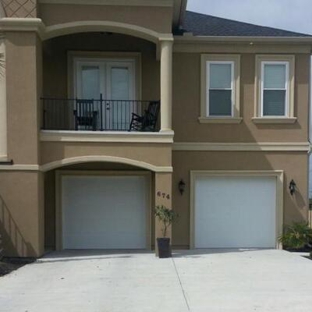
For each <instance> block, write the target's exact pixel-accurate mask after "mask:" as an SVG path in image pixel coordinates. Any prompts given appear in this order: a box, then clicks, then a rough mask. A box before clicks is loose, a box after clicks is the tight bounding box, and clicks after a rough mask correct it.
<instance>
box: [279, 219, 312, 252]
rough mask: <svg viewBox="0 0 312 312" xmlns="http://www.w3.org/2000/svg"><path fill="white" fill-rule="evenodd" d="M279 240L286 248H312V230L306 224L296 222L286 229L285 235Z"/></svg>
mask: <svg viewBox="0 0 312 312" xmlns="http://www.w3.org/2000/svg"><path fill="white" fill-rule="evenodd" d="M278 239H279V241H280V242H281V243H282V244H283V246H284V248H294V249H300V248H303V247H306V246H307V247H311V242H312V229H311V228H310V226H309V224H308V223H306V222H294V223H293V224H291V225H286V226H285V227H284V233H283V234H282V235H281V236H280V237H279V238H278Z"/></svg>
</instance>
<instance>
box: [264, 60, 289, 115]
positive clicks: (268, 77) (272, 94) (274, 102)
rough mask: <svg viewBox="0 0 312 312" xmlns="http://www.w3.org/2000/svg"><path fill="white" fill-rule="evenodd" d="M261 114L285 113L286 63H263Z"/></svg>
mask: <svg viewBox="0 0 312 312" xmlns="http://www.w3.org/2000/svg"><path fill="white" fill-rule="evenodd" d="M262 75H263V90H262V98H263V101H262V105H263V107H262V114H263V116H285V115H286V91H287V90H286V64H264V66H263V73H262Z"/></svg>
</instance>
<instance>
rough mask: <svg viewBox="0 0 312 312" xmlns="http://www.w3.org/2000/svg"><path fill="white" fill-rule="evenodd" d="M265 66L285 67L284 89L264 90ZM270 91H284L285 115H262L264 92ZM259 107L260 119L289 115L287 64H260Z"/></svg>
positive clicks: (271, 62) (272, 62) (274, 62)
mask: <svg viewBox="0 0 312 312" xmlns="http://www.w3.org/2000/svg"><path fill="white" fill-rule="evenodd" d="M266 65H273V66H274V65H284V66H285V87H284V88H283V89H282V88H264V67H265V66H266ZM265 90H271V91H285V102H284V108H285V113H284V115H264V114H263V109H264V91H265ZM260 92H261V93H260V97H261V105H260V116H261V117H288V114H289V62H279V61H263V62H261V91H260Z"/></svg>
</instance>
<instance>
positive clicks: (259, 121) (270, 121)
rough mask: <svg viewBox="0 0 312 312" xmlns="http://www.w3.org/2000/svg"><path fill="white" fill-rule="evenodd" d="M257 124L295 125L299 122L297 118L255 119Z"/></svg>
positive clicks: (253, 119)
mask: <svg viewBox="0 0 312 312" xmlns="http://www.w3.org/2000/svg"><path fill="white" fill-rule="evenodd" d="M252 121H253V122H254V123H255V124H293V123H295V122H296V121H297V118H296V117H254V118H252Z"/></svg>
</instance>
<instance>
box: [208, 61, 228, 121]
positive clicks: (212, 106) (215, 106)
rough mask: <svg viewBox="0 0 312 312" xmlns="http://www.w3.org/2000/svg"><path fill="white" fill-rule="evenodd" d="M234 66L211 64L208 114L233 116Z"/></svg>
mask: <svg viewBox="0 0 312 312" xmlns="http://www.w3.org/2000/svg"><path fill="white" fill-rule="evenodd" d="M232 70H233V69H232V64H229V63H224V64H222V63H217V64H213V63H212V64H209V90H208V103H209V107H208V114H209V116H232V92H233V91H232Z"/></svg>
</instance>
